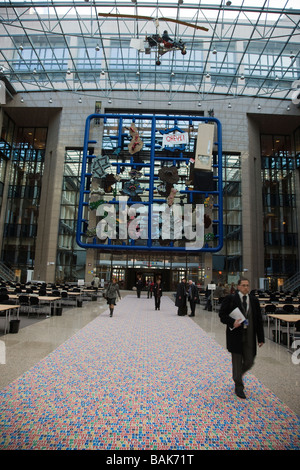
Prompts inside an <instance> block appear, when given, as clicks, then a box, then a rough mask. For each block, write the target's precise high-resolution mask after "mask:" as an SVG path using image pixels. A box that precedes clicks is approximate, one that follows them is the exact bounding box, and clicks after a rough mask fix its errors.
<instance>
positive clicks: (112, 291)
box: [106, 278, 121, 317]
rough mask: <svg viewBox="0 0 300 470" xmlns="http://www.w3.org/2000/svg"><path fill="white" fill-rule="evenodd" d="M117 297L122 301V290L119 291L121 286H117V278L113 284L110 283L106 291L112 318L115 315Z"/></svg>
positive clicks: (113, 280)
mask: <svg viewBox="0 0 300 470" xmlns="http://www.w3.org/2000/svg"><path fill="white" fill-rule="evenodd" d="M117 295H118V296H119V298H120V299H121V294H120V289H119V284H117V280H116V278H113V279H112V282H110V283H109V284H108V286H107V289H106V299H107V303H108V305H109V310H110V315H109V316H110V317H112V316H113V313H114V308H115V305H116V299H117Z"/></svg>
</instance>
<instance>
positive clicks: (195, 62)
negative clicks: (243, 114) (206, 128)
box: [0, 0, 300, 99]
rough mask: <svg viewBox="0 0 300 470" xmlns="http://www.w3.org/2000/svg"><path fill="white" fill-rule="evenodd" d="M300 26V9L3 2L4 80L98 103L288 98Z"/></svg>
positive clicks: (249, 2)
mask: <svg viewBox="0 0 300 470" xmlns="http://www.w3.org/2000/svg"><path fill="white" fill-rule="evenodd" d="M108 14H109V15H110V16H109V17H107V15H108ZM299 21H300V10H299V7H298V0H297V1H296V0H256V1H255V0H232V1H229V0H218V1H216V0H204V1H202V0H178V1H173V0H165V1H159V2H158V1H152V2H151V1H141V0H124V1H119V0H118V1H117V0H115V1H101V5H100V4H99V2H98V1H95V0H72V1H67V0H41V1H19V0H3V1H0V43H1V50H0V79H1V78H2V79H4V80H6V81H7V82H9V83H10V84H11V85H12V87H13V89H14V90H15V91H17V92H22V93H24V92H27V91H47V90H51V91H52V90H53V91H71V92H75V93H76V92H78V91H88V92H91V93H93V92H97V95H96V96H97V98H98V99H101V97H103V98H105V97H107V96H109V95H110V94H111V92H112V91H114V90H118V91H120V90H121V91H122V90H130V91H132V90H133V89H135V90H137V93H138V95H139V97H141V96H142V94H143V92H146V91H147V92H148V91H155V90H166V89H167V90H168V91H169V98H168V99H172V96H174V93H175V94H176V93H177V92H178V91H180V92H185V93H195V92H196V93H198V94H199V97H202V96H204V95H206V94H208V93H214V94H216V95H218V94H219V95H220V96H223V95H234V96H237V95H238V96H262V97H267V98H268V97H269V98H278V99H288V98H289V95H290V91H291V88H292V84H293V83H294V81H295V80H297V79H299V76H300V55H299V49H300V48H299V43H300V41H299V33H300V30H299ZM165 30H167V32H168V34H169V36H170V38H171V40H172V41H173V42H171V43H170V44H171V46H169V47H168V48H166V47H165V46H164V47H163V49H162V44H161V41H162V38H161V37H162V35H163V32H164V31H165ZM153 35H154V36H153ZM155 35H157V36H155ZM153 37H155V41H154V42H153V44H152V45H150V40H151V38H153ZM158 41H160V44H158ZM183 45H184V52H185V53H183ZM159 62H160V64H159Z"/></svg>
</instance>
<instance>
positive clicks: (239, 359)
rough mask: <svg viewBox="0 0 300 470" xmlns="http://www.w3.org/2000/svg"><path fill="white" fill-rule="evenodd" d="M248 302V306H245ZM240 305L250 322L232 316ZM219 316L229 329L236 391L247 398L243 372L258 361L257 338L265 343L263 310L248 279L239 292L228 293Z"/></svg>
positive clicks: (240, 283)
mask: <svg viewBox="0 0 300 470" xmlns="http://www.w3.org/2000/svg"><path fill="white" fill-rule="evenodd" d="M245 301H246V303H244V302H245ZM243 304H244V305H243ZM235 308H239V309H240V311H241V312H242V314H243V315H244V317H245V318H246V321H244V322H241V320H239V319H234V318H232V317H231V316H230V314H231V312H232V311H233V310H234V309H235ZM219 317H220V320H221V322H222V323H224V324H225V325H226V326H227V328H226V346H227V349H228V351H229V352H230V353H231V357H232V378H233V381H234V383H235V393H236V395H237V396H238V397H240V398H246V396H245V393H244V384H243V375H244V374H245V372H247V371H248V370H249V369H251V367H252V366H253V364H254V359H255V356H256V352H257V349H256V341H257V343H258V346H259V347H260V346H262V345H263V343H264V342H265V336H264V328H263V320H262V314H261V309H260V305H259V301H258V299H257V298H256V297H255V296H254V295H251V294H250V295H249V281H248V279H244V278H243V279H240V280H239V282H238V286H237V291H236V292H235V294H233V295H227V296H226V297H225V298H224V300H223V302H222V304H221V308H220V311H219Z"/></svg>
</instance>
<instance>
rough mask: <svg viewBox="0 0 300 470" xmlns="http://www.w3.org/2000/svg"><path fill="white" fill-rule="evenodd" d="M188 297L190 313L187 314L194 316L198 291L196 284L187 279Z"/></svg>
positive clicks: (197, 301)
mask: <svg viewBox="0 0 300 470" xmlns="http://www.w3.org/2000/svg"><path fill="white" fill-rule="evenodd" d="M188 299H189V302H190V307H191V314H190V315H189V316H190V317H194V316H195V308H196V304H198V303H199V292H198V288H197V286H196V285H195V284H194V283H193V281H192V280H189V290H188Z"/></svg>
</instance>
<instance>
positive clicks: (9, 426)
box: [0, 295, 300, 450]
mask: <svg viewBox="0 0 300 470" xmlns="http://www.w3.org/2000/svg"><path fill="white" fill-rule="evenodd" d="M153 307H154V300H153V299H146V298H141V299H137V298H136V297H135V296H134V295H129V296H127V297H125V298H124V299H122V301H121V302H119V303H118V305H117V306H116V309H115V313H114V317H113V318H110V317H109V313H108V311H106V312H104V313H103V314H102V315H100V316H99V317H98V318H97V319H96V320H94V321H93V322H91V323H89V324H88V325H87V326H86V327H85V328H83V329H82V330H81V331H80V332H79V333H78V334H76V335H75V336H73V337H72V338H71V339H70V340H68V341H67V342H66V343H64V344H63V345H62V346H61V347H59V348H58V349H57V350H55V351H54V352H53V353H52V354H50V355H49V356H48V357H46V358H45V359H44V360H42V361H41V362H40V363H38V364H37V365H36V366H35V367H33V368H32V369H31V370H29V371H28V372H27V373H25V374H24V375H23V376H21V377H20V378H19V379H18V380H16V381H15V382H13V383H12V384H10V385H9V386H8V387H6V388H5V389H4V390H3V391H2V392H1V394H0V404H1V408H0V449H23V450H25V449H36V450H38V449H78V450H83V449H106V450H108V449H113V450H117V449H125V450H126V449H135V450H141V449H143V450H144V449H150V450H154V449H165V450H166V449H167V450H170V449H172V450H175V449H176V450H182V449H192V450H197V449H200V450H203V449H209V450H212V449H218V450H219V449H255V450H258V449H299V448H300V432H299V418H298V417H297V416H296V415H295V414H294V413H293V412H292V411H291V410H290V409H289V408H287V407H286V406H285V405H284V404H283V403H281V402H280V401H279V400H278V399H277V398H276V397H275V396H274V395H273V394H272V393H271V392H270V391H269V390H268V389H266V388H265V387H264V386H263V385H262V384H261V383H260V382H259V381H258V380H257V379H256V378H255V377H253V376H252V375H251V374H249V375H247V376H246V378H245V382H246V386H247V394H248V397H249V398H248V399H247V400H240V399H239V398H237V397H236V396H235V395H234V393H233V386H232V380H231V363H230V357H229V355H228V353H227V352H226V351H225V350H224V349H223V348H221V347H220V346H219V345H218V344H217V343H216V342H215V341H214V340H213V339H212V338H211V337H209V336H208V335H207V334H206V333H205V332H203V331H202V330H201V328H199V327H198V326H197V325H196V324H195V323H194V322H193V321H192V320H191V319H190V318H188V317H178V316H177V315H176V308H175V307H174V303H173V302H172V301H171V300H170V299H169V298H167V297H163V299H162V306H161V310H160V311H155V310H154V308H153Z"/></svg>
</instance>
